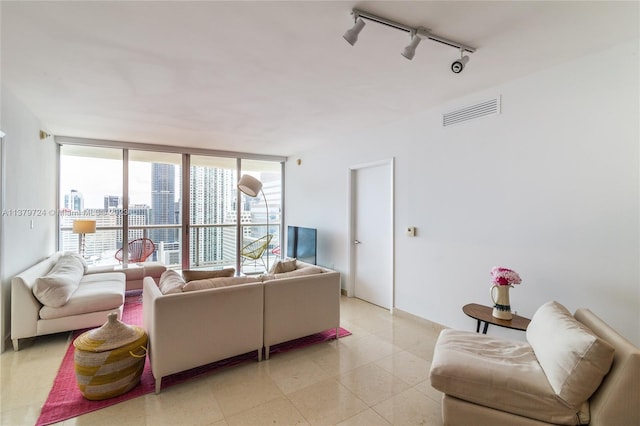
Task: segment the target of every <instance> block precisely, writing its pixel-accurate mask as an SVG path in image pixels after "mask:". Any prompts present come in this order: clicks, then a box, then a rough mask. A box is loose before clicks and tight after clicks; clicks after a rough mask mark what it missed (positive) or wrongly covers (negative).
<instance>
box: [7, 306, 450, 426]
mask: <svg viewBox="0 0 640 426" xmlns="http://www.w3.org/2000/svg"><path fill="white" fill-rule="evenodd" d="M341 325H342V327H344V328H346V329H347V330H349V331H351V332H352V333H353V334H352V335H351V336H348V337H344V338H342V339H339V340H338V341H331V342H327V343H322V344H318V345H313V346H310V347H307V348H303V349H300V350H296V351H291V352H288V353H284V354H278V355H273V356H272V357H271V359H270V360H268V361H262V362H255V363H248V364H244V365H241V366H237V367H233V368H230V369H227V370H224V371H221V372H218V373H214V374H211V375H209V376H207V377H204V378H201V379H196V380H192V381H190V382H187V383H183V384H181V385H176V386H173V387H171V388H168V389H165V390H163V391H162V393H161V394H160V395H155V394H150V395H146V396H143V397H139V398H135V399H132V400H129V401H126V402H123V403H120V404H117V405H115V406H112V407H109V408H105V409H102V410H99V411H96V412H93V413H89V414H85V415H83V416H80V417H76V418H74V419H70V420H67V421H65V422H62V423H60V424H63V425H89V424H90V425H119V426H123V425H220V426H222V425H229V426H232V425H367V426H374V425H390V424H392V425H441V424H442V415H441V409H440V401H441V398H442V394H441V393H440V392H438V391H436V390H435V389H433V388H432V387H431V385H430V383H429V368H430V365H431V358H432V354H433V346H434V344H435V340H436V338H437V336H438V333H439V331H440V328H439V327H438V326H437V325H435V324H431V323H429V322H428V321H423V320H420V319H416V318H412V317H409V316H406V315H390V314H389V312H388V311H385V310H384V309H381V308H379V307H377V306H374V305H371V304H369V303H366V302H363V301H361V300H358V299H353V298H346V297H343V298H342V302H341ZM67 339H68V334H65V333H63V334H57V335H52V336H43V337H40V338H38V339H36V341H35V342H34V343H33V344H32V345H27V347H25V349H23V350H21V351H19V352H13V351H12V350H11V349H9V350H7V351H6V352H5V353H4V354H2V356H1V357H0V360H1V365H0V366H1V370H0V385H1V394H0V403H1V405H0V412H1V417H0V424H2V425H33V424H34V423H35V421H36V420H37V418H38V415H39V413H40V407H41V406H42V404H43V403H44V401H45V399H46V398H47V394H48V393H49V389H50V387H51V384H52V383H53V379H54V377H55V374H56V372H57V370H58V367H59V366H60V362H61V360H62V356H63V355H64V352H65V349H66V347H67V345H68V341H67Z"/></svg>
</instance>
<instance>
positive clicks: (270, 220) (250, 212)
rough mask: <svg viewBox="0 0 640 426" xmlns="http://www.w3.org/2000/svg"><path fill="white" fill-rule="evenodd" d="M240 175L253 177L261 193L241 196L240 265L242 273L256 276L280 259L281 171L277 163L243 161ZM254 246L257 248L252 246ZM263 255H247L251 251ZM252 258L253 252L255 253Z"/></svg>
mask: <svg viewBox="0 0 640 426" xmlns="http://www.w3.org/2000/svg"><path fill="white" fill-rule="evenodd" d="M240 168H241V172H242V174H243V175H244V174H248V175H250V176H253V177H255V178H256V179H258V181H260V182H261V183H262V190H261V192H260V193H259V194H257V195H256V196H255V197H250V196H248V195H246V194H241V197H242V198H241V202H240V205H239V207H240V218H241V234H240V235H241V243H240V247H241V263H242V269H243V272H245V273H251V272H255V273H259V272H262V271H263V270H264V269H268V268H269V267H270V265H272V264H273V262H274V261H275V260H276V259H277V258H279V257H280V253H281V251H282V248H281V245H280V235H281V232H280V230H281V226H280V225H281V217H282V184H281V182H282V169H281V167H280V163H275V162H273V161H261V160H242V162H241V165H240ZM255 242H257V244H256V243H255ZM262 248H264V252H262V253H260V252H258V253H257V254H259V255H260V257H259V258H257V259H254V258H252V257H255V256H243V255H242V252H245V254H247V255H249V254H251V251H252V250H254V249H257V250H261V249H262ZM254 254H255V252H254Z"/></svg>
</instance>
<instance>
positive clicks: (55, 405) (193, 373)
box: [36, 294, 351, 426]
mask: <svg viewBox="0 0 640 426" xmlns="http://www.w3.org/2000/svg"><path fill="white" fill-rule="evenodd" d="M122 321H123V322H125V323H127V324H133V325H139V326H141V325H142V297H141V295H140V294H134V295H127V297H126V299H125V305H124V311H123V314H122ZM83 331H84V330H83ZM80 333H82V331H77V332H75V333H74V334H73V338H74V339H75V338H76V337H77V336H79V335H80ZM350 334H351V333H350V332H349V331H347V330H345V329H343V328H340V330H339V336H340V337H343V336H348V335H350ZM335 337H336V333H335V330H327V331H325V332H322V333H318V334H314V335H311V336H307V337H303V338H301V339H296V340H292V341H290V342H285V343H281V344H279V345H275V346H273V347H272V348H271V355H270V356H274V355H277V354H278V353H283V352H287V351H290V350H294V349H299V348H303V347H305V346H309V345H313V344H316V343H321V342H326V341H327V340H332V339H335ZM73 354H74V347H73V344H70V345H69V348H67V352H66V354H65V356H64V358H63V359H62V365H60V370H59V371H58V375H57V376H56V378H55V380H54V382H53V387H52V388H51V391H50V392H49V396H48V397H47V401H46V402H45V403H44V405H43V406H42V411H41V412H40V417H39V418H38V422H37V423H36V426H43V425H49V424H52V423H56V422H60V421H63V420H67V419H70V418H72V417H77V416H80V415H82V414H86V413H90V412H92V411H96V410H99V409H101V408H105V407H110V406H112V405H115V404H117V403H119V402H122V401H127V400H129V399H133V398H136V397H139V396H141V395H145V394H148V393H153V392H154V391H155V381H154V379H153V374H152V373H151V364H150V363H149V360H148V359H147V360H146V362H145V365H144V371H143V372H142V377H141V379H140V384H138V385H137V386H136V387H135V388H133V389H132V390H130V391H129V392H127V393H125V394H124V395H120V396H117V397H115V398H110V399H105V400H103V401H89V400H87V399H85V398H84V397H83V396H82V394H81V393H80V390H79V389H78V387H77V385H76V376H75V374H76V373H75V370H74V361H73ZM250 361H252V362H256V361H257V355H256V352H255V351H253V352H250V353H247V354H244V355H238V356H235V357H232V358H228V359H225V360H222V361H218V362H214V363H212V364H208V365H204V366H201V367H196V368H193V369H191V370H188V371H183V372H181V373H176V374H174V375H171V376H168V377H165V378H163V379H162V389H166V388H168V387H170V386H173V385H176V384H178V383H183V382H185V381H187V380H190V379H193V378H196V377H200V376H203V375H206V374H209V373H212V372H214V371H217V370H220V369H223V368H228V367H232V366H235V365H238V364H242V363H245V362H250Z"/></svg>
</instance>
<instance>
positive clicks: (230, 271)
mask: <svg viewBox="0 0 640 426" xmlns="http://www.w3.org/2000/svg"><path fill="white" fill-rule="evenodd" d="M235 273H236V270H235V268H225V269H218V270H215V271H199V270H194V271H190V270H186V269H185V270H183V271H182V277H183V278H184V280H185V281H186V282H189V281H195V280H206V279H208V278H218V277H232V276H234V275H235Z"/></svg>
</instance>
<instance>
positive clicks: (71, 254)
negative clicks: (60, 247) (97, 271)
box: [64, 251, 89, 274]
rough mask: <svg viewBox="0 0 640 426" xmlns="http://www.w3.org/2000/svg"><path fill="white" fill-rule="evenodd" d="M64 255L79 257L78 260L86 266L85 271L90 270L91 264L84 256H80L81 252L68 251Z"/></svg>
mask: <svg viewBox="0 0 640 426" xmlns="http://www.w3.org/2000/svg"><path fill="white" fill-rule="evenodd" d="M64 256H73V257H75V258H77V259H78V261H79V262H80V263H81V264H82V267H83V268H84V273H85V274H86V273H87V272H89V264H88V263H87V261H86V260H84V258H83V257H82V256H80V254H79V253H74V252H72V251H67V252H65V253H64Z"/></svg>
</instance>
